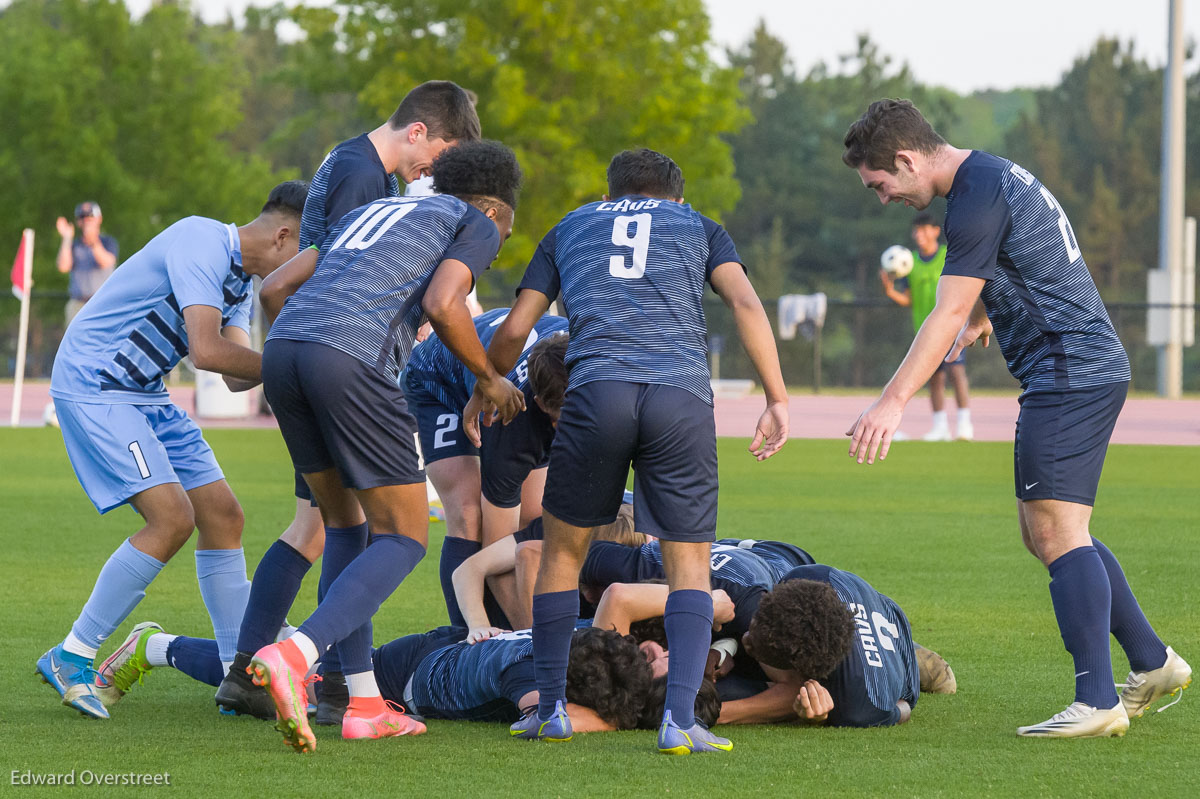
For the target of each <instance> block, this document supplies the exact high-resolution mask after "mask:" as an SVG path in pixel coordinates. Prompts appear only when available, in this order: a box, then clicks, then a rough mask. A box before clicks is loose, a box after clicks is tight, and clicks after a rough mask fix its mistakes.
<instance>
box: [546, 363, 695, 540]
mask: <svg viewBox="0 0 1200 799" xmlns="http://www.w3.org/2000/svg"><path fill="white" fill-rule="evenodd" d="M630 464H632V465H633V468H634V475H635V476H634V488H633V515H634V518H636V519H637V529H638V530H639V531H640V532H643V533H647V534H649V535H652V536H655V537H657V538H661V539H663V540H665V541H698V542H703V541H714V540H716V532H717V433H716V425H715V422H714V419H713V408H712V406H711V405H709V404H708V403H706V402H704V401H703V400H702V399H700V398H699V397H697V396H696V395H695V394H692V393H691V392H690V391H685V390H684V389H682V388H675V387H674V386H664V385H658V384H647V383H626V382H623V381H619V380H597V381H594V382H591V383H584V384H583V385H582V386H578V387H576V388H572V389H570V390H569V391H568V392H567V396H566V400H565V402H564V404H563V409H562V415H561V416H560V417H559V420H558V433H557V434H556V435H555V437H554V445H553V447H552V448H551V450H550V470H549V472H548V473H547V475H546V492H545V495H544V496H543V497H542V507H543V508H545V509H546V510H547V511H549V512H550V513H552V514H554V515H555V516H557V517H558V518H560V519H562V520H563V521H565V522H567V523H568V524H573V525H575V526H577V527H596V526H599V525H601V524H608V523H610V522H612V521H613V520H614V519H616V518H617V511H618V509H619V508H620V507H621V501H622V498H623V497H624V492H625V481H626V480H627V479H628V477H629V466H630Z"/></svg>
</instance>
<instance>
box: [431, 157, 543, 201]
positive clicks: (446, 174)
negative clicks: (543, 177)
mask: <svg viewBox="0 0 1200 799" xmlns="http://www.w3.org/2000/svg"><path fill="white" fill-rule="evenodd" d="M521 180H522V174H521V165H520V164H518V163H517V156H516V155H514V154H513V151H512V150H510V149H508V148H507V147H505V146H504V145H503V144H501V143H500V142H498V141H494V140H492V139H480V140H479V141H469V142H463V143H461V144H457V145H455V146H454V147H448V148H447V149H445V150H443V151H442V154H441V155H439V156H438V157H437V158H435V159H434V161H433V190H434V191H436V192H438V193H439V194H452V195H454V196H455V197H457V198H459V199H460V200H466V201H467V202H472V201H478V200H485V201H486V200H489V199H491V200H493V201H499V202H502V203H504V204H505V205H507V206H508V207H509V208H512V209H513V210H514V211H515V210H516V208H517V195H518V194H519V193H520V191H521Z"/></svg>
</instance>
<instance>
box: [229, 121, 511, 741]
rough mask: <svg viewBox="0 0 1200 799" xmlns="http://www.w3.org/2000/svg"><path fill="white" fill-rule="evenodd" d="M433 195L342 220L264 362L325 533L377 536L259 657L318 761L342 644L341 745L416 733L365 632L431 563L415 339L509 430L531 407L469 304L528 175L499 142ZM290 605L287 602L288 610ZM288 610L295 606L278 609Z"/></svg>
mask: <svg viewBox="0 0 1200 799" xmlns="http://www.w3.org/2000/svg"><path fill="white" fill-rule="evenodd" d="M433 179H434V185H435V187H436V188H437V189H438V190H439V191H440V192H442V193H441V194H439V195H437V196H432V197H428V196H427V197H409V198H387V199H384V200H379V201H377V202H374V203H371V204H369V205H366V206H363V207H362V208H360V209H358V210H356V211H354V212H352V213H350V214H348V215H347V216H346V217H345V218H344V219H343V220H342V221H341V222H340V223H339V224H338V227H336V228H335V229H334V230H333V232H332V233H330V235H329V237H328V239H327V242H331V243H329V244H328V246H327V248H324V249H322V252H321V256H320V261H319V262H318V264H317V269H316V272H315V273H314V274H313V277H312V278H310V279H309V280H308V281H307V282H305V284H304V285H303V286H302V287H301V288H300V289H299V290H298V291H297V292H296V293H295V294H294V295H292V297H291V298H290V299H289V300H288V302H287V304H286V305H285V306H284V308H283V310H282V311H281V312H280V314H279V317H278V318H277V319H276V320H275V324H274V325H273V326H272V328H271V333H270V336H269V337H268V338H267V343H266V345H265V347H264V351H263V365H264V368H263V387H264V389H265V390H266V394H267V399H268V400H270V402H271V407H272V409H273V410H274V411H275V416H276V419H278V421H279V429H280V431H281V432H282V433H283V437H284V441H285V442H286V444H287V447H288V452H289V454H290V455H291V458H292V463H293V465H294V466H295V468H296V469H297V470H298V471H299V472H300V473H301V474H303V475H304V479H305V481H306V482H307V483H308V485H309V488H310V489H311V490H312V492H313V496H314V497H315V498H316V500H317V504H318V506H319V507H320V510H321V516H322V519H323V520H324V522H325V526H326V527H327V528H330V527H332V528H346V527H351V526H353V525H354V523H355V520H356V519H357V518H358V513H359V509H360V507H361V510H362V512H363V513H365V515H366V517H367V525H368V529H369V532H370V537H369V540H370V543H369V544H367V540H368V537H367V536H366V535H363V536H360V544H361V546H360V547H359V549H358V553H357V555H355V554H354V552H353V550H352V548H350V549H347V551H346V552H345V553H344V555H345V557H344V559H343V560H342V561H341V562H339V563H334V562H332V558H330V553H329V552H328V542H327V547H326V549H327V552H326V556H325V557H326V558H327V559H328V560H327V562H326V563H325V565H324V567H323V568H324V569H325V570H331V569H333V568H336V567H338V566H341V567H342V568H341V570H340V572H337V573H335V574H333V575H331V576H332V577H333V581H332V582H331V583H330V586H329V589H328V591H326V593H325V596H324V598H323V599H322V601H321V602H320V604H319V605H318V606H317V609H316V611H315V612H314V613H313V614H312V615H311V616H310V617H309V618H308V620H306V621H305V622H304V623H303V624H301V625H300V628H299V630H298V631H297V632H296V633H295V634H293V635H292V636H291V637H290V638H288V639H287V640H286V641H283V642H281V643H279V644H272V645H269V646H266V647H264V648H263V649H260V650H259V651H258V652H257V653H256V654H255V655H254V657H253V658H252V659H251V668H252V670H253V672H254V678H255V682H256V684H259V685H263V686H265V687H267V688H268V689H269V690H270V692H271V695H272V699H273V700H274V702H275V706H276V710H277V712H278V714H279V724H278V726H279V728H280V729H281V731H282V732H283V734H284V738H285V740H286V741H287V742H288V743H289V744H290V745H292V746H293V747H294V748H295V749H296V750H297V751H300V752H308V751H312V750H313V749H314V748H315V746H316V739H315V738H314V737H313V734H312V730H311V728H310V727H309V725H308V718H307V713H306V712H305V709H306V706H307V702H306V701H305V699H304V695H305V692H304V688H303V685H302V684H301V682H302V680H303V675H304V674H306V673H307V672H308V670H309V668H310V667H311V666H312V665H313V664H315V663H316V661H317V659H318V658H319V657H320V656H321V654H322V653H324V651H325V650H326V649H327V648H328V647H329V646H331V645H333V644H338V645H339V655H340V658H341V664H342V671H343V673H344V674H345V675H346V686H347V689H348V691H349V694H350V703H349V706H348V708H347V710H346V714H345V716H344V717H343V724H342V736H343V737H344V738H364V737H383V736H385V735H403V734H406V733H419V732H422V731H423V730H424V727H423V725H421V724H420V723H419V722H415V721H413V720H411V719H408V718H407V717H405V716H404V715H403V714H400V713H396V712H394V711H393V710H391V709H389V708H388V707H387V705H386V704H385V703H384V702H383V700H382V699H381V698H380V696H379V689H378V686H377V685H376V683H375V678H374V674H373V672H372V670H371V659H370V651H371V649H370V632H369V628H366V627H364V625H365V624H366V623H367V622H368V621H370V619H371V617H372V616H373V615H374V614H375V611H376V610H377V609H378V608H379V605H380V604H381V603H382V602H383V601H384V600H385V599H387V597H388V596H390V595H391V593H392V592H393V591H394V590H395V589H396V587H397V586H398V585H399V584H400V582H401V581H402V580H403V579H404V577H405V576H407V575H408V573H409V572H411V571H412V569H413V568H414V567H415V566H416V564H417V563H418V562H419V561H420V560H421V558H422V557H424V555H425V545H426V540H427V538H428V527H429V504H428V501H427V499H426V493H425V473H424V470H423V468H422V466H423V464H422V463H421V460H420V456H419V454H418V449H417V445H418V442H417V431H416V423H415V420H414V419H413V418H412V416H411V415H410V414H409V413H408V410H407V404H406V402H405V398H404V393H403V391H402V390H401V389H400V386H399V384H398V382H397V381H398V378H399V375H400V372H401V370H403V368H404V365H405V363H406V361H407V359H408V355H409V353H410V352H411V349H412V346H413V343H414V334H415V332H416V328H417V325H418V324H419V323H420V321H421V319H422V318H423V317H424V316H428V318H429V320H430V322H431V323H432V325H433V327H434V330H435V331H437V334H438V337H439V338H441V340H442V341H443V342H445V343H446V346H447V347H449V348H450V350H451V352H453V353H454V355H455V357H457V358H458V359H459V360H461V361H462V362H463V363H464V364H465V365H466V366H467V368H469V369H470V370H471V371H472V372H473V373H474V374H475V375H476V378H477V381H478V382H477V383H476V390H477V391H479V392H480V393H482V394H483V395H486V396H489V397H491V398H493V401H495V402H497V403H498V404H499V405H500V406H501V407H502V409H503V411H502V412H503V415H504V417H505V420H506V421H507V420H510V419H511V418H512V417H513V416H515V415H516V413H517V412H518V411H520V410H522V408H523V404H524V402H523V395H522V394H521V392H520V391H518V390H517V388H516V387H515V386H513V385H512V383H510V382H509V381H508V380H506V379H505V378H504V376H503V374H502V373H497V372H496V371H495V369H493V368H492V366H491V364H490V363H489V362H488V360H487V356H486V353H485V351H484V349H483V346H482V345H481V344H480V343H479V337H478V336H477V335H476V334H475V327H474V325H473V324H472V321H471V315H470V311H469V310H468V309H467V306H466V296H467V293H468V292H469V291H470V289H471V286H472V285H473V283H474V281H475V277H476V276H477V275H479V274H481V273H482V272H483V270H485V269H487V268H488V266H489V265H490V264H491V262H492V261H493V259H495V257H496V254H497V252H498V251H499V249H500V245H501V244H502V243H503V241H504V240H505V239H506V238H508V236H509V235H510V234H511V232H512V224H513V214H514V208H515V205H516V198H517V191H518V188H519V185H520V179H521V174H520V168H519V166H518V165H517V161H516V158H515V157H514V156H513V154H512V151H510V150H509V149H508V148H506V147H504V146H503V145H501V144H499V143H498V142H489V141H481V142H470V143H466V144H460V145H458V146H456V147H452V148H450V149H448V150H446V151H445V152H443V153H442V154H441V155H440V156H438V158H437V160H436V161H434V164H433ZM294 595H295V594H294V592H292V595H291V597H289V598H288V604H289V605H290V603H291V600H292V598H294ZM285 607H286V606H285Z"/></svg>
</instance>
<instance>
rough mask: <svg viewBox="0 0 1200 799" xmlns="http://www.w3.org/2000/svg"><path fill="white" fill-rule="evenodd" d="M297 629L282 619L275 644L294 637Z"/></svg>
mask: <svg viewBox="0 0 1200 799" xmlns="http://www.w3.org/2000/svg"><path fill="white" fill-rule="evenodd" d="M298 629H299V628H298V627H293V626H292V625H290V624H288V623H287V619H284V620H283V626H282V627H280V628H279V635H277V636H275V641H276V643H278V642H279V641H285V640H287V639H288V638H291V637H292V636H293V635H295V633H296V630H298Z"/></svg>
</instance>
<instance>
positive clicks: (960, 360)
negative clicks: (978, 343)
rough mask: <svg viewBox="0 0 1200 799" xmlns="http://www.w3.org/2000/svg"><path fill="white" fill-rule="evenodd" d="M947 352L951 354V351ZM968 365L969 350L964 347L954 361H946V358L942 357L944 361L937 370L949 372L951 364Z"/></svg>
mask: <svg viewBox="0 0 1200 799" xmlns="http://www.w3.org/2000/svg"><path fill="white" fill-rule="evenodd" d="M947 354H949V353H947ZM966 365H967V350H966V348H965V347H964V348H963V351H962V352H960V353H959V354H958V357H957V358H955V359H954V360H953V361H946V360H945V359H942V362H941V363H940V364H938V368H937V370H938V371H939V372H949V371H950V367H951V366H966Z"/></svg>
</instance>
